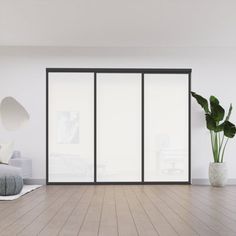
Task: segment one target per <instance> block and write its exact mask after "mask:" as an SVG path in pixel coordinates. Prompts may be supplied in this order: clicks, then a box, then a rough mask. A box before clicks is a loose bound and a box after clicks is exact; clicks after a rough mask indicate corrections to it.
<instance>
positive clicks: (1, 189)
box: [0, 164, 24, 196]
mask: <svg viewBox="0 0 236 236" xmlns="http://www.w3.org/2000/svg"><path fill="white" fill-rule="evenodd" d="M23 185H24V184H23V178H22V175H21V169H20V168H17V167H12V166H9V165H4V164H0V196H10V195H16V194H19V193H20V192H21V190H22V188H23Z"/></svg>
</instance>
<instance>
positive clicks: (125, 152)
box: [97, 73, 142, 182]
mask: <svg viewBox="0 0 236 236" xmlns="http://www.w3.org/2000/svg"><path fill="white" fill-rule="evenodd" d="M141 151H142V149H141V75H140V74H125V73H123V74H114V73H106V74H104V73H98V74H97V181H99V182H100V181H101V182H119V181H121V182H126V181H127V182H130V181H134V182H136V181H141Z"/></svg>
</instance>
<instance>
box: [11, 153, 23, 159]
mask: <svg viewBox="0 0 236 236" xmlns="http://www.w3.org/2000/svg"><path fill="white" fill-rule="evenodd" d="M17 158H21V152H20V151H14V152H13V154H12V156H11V159H17Z"/></svg>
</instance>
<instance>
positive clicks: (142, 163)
mask: <svg viewBox="0 0 236 236" xmlns="http://www.w3.org/2000/svg"><path fill="white" fill-rule="evenodd" d="M141 80H142V82H141V89H142V92H141V99H142V102H141V103H142V105H141V106H142V108H141V113H142V114H141V116H142V122H141V123H142V124H141V126H142V127H141V129H142V135H141V136H142V141H141V142H142V161H141V166H142V183H143V182H144V73H142V79H141Z"/></svg>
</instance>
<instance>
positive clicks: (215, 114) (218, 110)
mask: <svg viewBox="0 0 236 236" xmlns="http://www.w3.org/2000/svg"><path fill="white" fill-rule="evenodd" d="M210 106H211V114H212V118H213V119H214V120H215V121H216V122H220V121H221V120H223V119H224V116H225V110H224V108H223V107H222V106H220V103H219V100H218V99H217V98H216V97H214V96H211V97H210Z"/></svg>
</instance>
